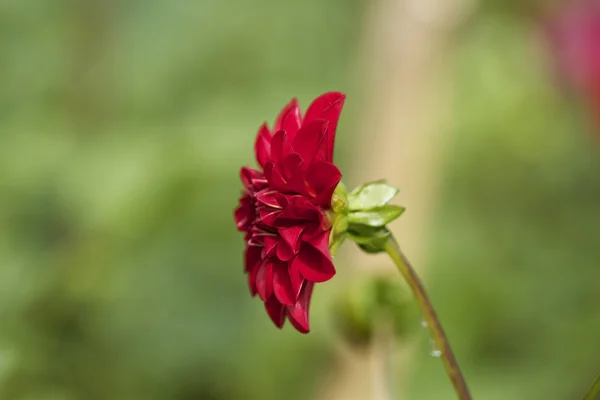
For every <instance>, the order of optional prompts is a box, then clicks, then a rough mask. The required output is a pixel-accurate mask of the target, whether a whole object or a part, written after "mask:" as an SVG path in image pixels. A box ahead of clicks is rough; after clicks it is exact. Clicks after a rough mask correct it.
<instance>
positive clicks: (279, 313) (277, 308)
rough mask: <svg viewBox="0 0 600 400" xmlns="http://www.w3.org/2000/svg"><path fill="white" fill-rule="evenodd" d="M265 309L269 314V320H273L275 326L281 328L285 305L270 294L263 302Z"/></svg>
mask: <svg viewBox="0 0 600 400" xmlns="http://www.w3.org/2000/svg"><path fill="white" fill-rule="evenodd" d="M265 309H266V310H267V314H269V317H270V318H271V321H273V323H274V324H275V326H277V327H278V328H279V329H281V328H282V327H283V324H284V323H285V314H286V308H285V306H284V305H283V304H281V303H280V302H279V301H277V299H276V298H275V296H271V297H270V298H269V300H268V301H267V302H266V303H265Z"/></svg>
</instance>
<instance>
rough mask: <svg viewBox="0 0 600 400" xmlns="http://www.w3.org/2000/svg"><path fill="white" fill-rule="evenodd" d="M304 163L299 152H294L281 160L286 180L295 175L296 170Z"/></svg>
mask: <svg viewBox="0 0 600 400" xmlns="http://www.w3.org/2000/svg"><path fill="white" fill-rule="evenodd" d="M301 164H302V158H301V157H300V155H299V154H297V153H292V154H290V155H288V156H287V157H286V158H285V160H283V161H282V162H281V172H282V175H283V179H285V180H286V181H287V180H289V179H290V178H291V177H292V176H294V175H295V173H296V171H298V169H299V168H300V165H301Z"/></svg>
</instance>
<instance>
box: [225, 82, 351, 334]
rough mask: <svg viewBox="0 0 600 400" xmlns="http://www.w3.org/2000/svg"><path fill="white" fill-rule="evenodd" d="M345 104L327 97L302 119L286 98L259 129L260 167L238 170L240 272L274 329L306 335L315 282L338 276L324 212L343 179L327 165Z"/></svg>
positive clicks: (339, 96) (331, 95)
mask: <svg viewBox="0 0 600 400" xmlns="http://www.w3.org/2000/svg"><path fill="white" fill-rule="evenodd" d="M343 102H344V95H343V94H341V93H334V92H332V93H326V94H324V95H323V96H320V97H319V98H317V99H316V100H315V101H314V102H313V103H312V104H311V105H310V107H309V109H308V110H307V113H306V116H305V118H304V120H303V119H302V115H301V112H300V108H299V107H298V102H297V101H296V100H295V99H294V100H292V101H291V102H290V103H289V104H288V105H287V106H286V107H284V109H283V110H282V111H281V113H280V114H279V116H278V117H277V119H276V120H275V124H274V126H273V130H272V131H270V130H269V128H268V126H267V125H266V124H263V125H262V126H261V127H260V129H259V131H258V134H257V137H256V142H255V155H256V160H257V163H258V165H259V166H260V168H259V169H253V168H249V167H244V168H242V169H241V171H240V179H241V181H242V184H243V186H244V189H243V191H242V196H241V198H240V200H239V205H238V207H237V208H236V209H235V212H234V218H235V223H236V226H237V228H238V229H239V230H240V231H242V232H244V240H245V241H246V251H245V255H244V270H245V272H246V274H247V275H248V286H249V288H250V293H251V294H252V295H253V296H255V295H257V294H258V296H259V297H260V299H261V300H262V301H263V302H264V303H265V309H266V311H267V314H268V315H269V317H270V318H271V320H272V321H273V323H274V324H275V325H276V326H277V327H279V328H281V327H282V326H283V325H284V323H285V320H286V319H289V320H290V322H291V324H292V325H293V326H294V327H295V328H296V329H297V330H298V331H300V332H303V333H307V332H308V331H309V306H310V300H311V296H312V292H313V287H314V284H315V283H317V282H325V281H327V280H329V279H331V278H332V277H333V276H334V275H335V272H336V271H335V267H334V266H333V262H332V259H331V254H330V252H329V231H330V229H331V223H330V222H329V219H328V217H327V211H328V209H329V208H330V204H331V198H332V196H333V192H334V190H335V188H336V187H337V185H338V184H339V182H340V179H341V173H340V171H339V169H338V168H337V167H336V166H335V165H333V164H332V163H331V159H332V155H333V143H334V139H335V129H336V127H337V122H338V119H339V114H340V112H341V108H342V105H343Z"/></svg>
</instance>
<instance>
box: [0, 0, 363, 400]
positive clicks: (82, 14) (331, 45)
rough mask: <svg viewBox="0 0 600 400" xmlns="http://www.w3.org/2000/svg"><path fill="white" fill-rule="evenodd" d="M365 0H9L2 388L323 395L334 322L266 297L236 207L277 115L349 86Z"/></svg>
mask: <svg viewBox="0 0 600 400" xmlns="http://www.w3.org/2000/svg"><path fill="white" fill-rule="evenodd" d="M362 7H363V2H362V1H359V0H353V1H347V0H344V1H341V0H335V1H331V2H327V3H326V4H322V3H321V2H319V1H316V0H309V1H307V2H297V3H282V2H278V1H273V0H259V1H254V2H247V1H242V0H230V1H220V0H203V1H200V2H196V3H194V2H188V1H172V2H163V1H129V2H118V1H114V0H113V1H70V0H64V1H63V0H60V1H53V2H39V1H35V0H23V1H21V0H19V1H7V2H1V4H0V87H1V88H2V89H0V137H1V140H0V192H1V193H2V195H1V196H0V232H1V233H0V235H1V236H0V263H1V265H2V268H1V269H0V315H2V325H1V326H0V399H2V400H20V399H23V400H25V399H35V400H46V399H47V400H50V399H52V400H72V399H86V400H88V399H89V400H92V399H115V400H118V399H126V400H135V399H144V400H147V399H181V400H192V399H194V400H199V399H201V400H224V399H248V400H250V399H264V400H268V399H273V400H279V399H280V398H281V393H282V392H285V393H286V394H287V397H288V398H289V399H301V398H305V396H306V395H307V394H308V393H310V392H311V391H312V390H313V389H312V385H306V384H298V381H307V382H310V381H315V379H316V377H318V376H319V375H320V374H321V372H322V371H324V369H326V368H327V366H328V360H329V358H330V351H329V350H328V348H329V346H327V345H326V344H325V343H324V342H323V340H322V337H323V332H321V333H320V332H319V331H318V330H317V331H316V332H314V333H313V334H312V335H310V336H308V337H304V336H300V335H298V334H296V333H295V332H292V330H285V331H284V332H279V331H278V330H277V329H275V328H274V327H273V326H272V325H271V324H270V322H269V321H268V317H267V316H266V314H265V313H264V310H263V307H262V304H261V303H260V302H258V301H251V300H250V296H249V292H248V289H247V287H246V283H245V278H244V275H243V273H242V238H241V236H240V235H239V234H238V232H236V231H235V227H234V224H233V216H232V211H233V208H234V207H235V205H236V203H237V198H238V196H239V191H240V188H241V186H240V183H239V181H238V171H239V167H240V166H242V165H243V164H246V163H250V162H252V156H253V150H252V144H253V141H254V136H255V132H256V131H255V129H258V126H259V125H260V124H261V123H262V121H263V119H268V120H269V121H271V122H272V120H273V119H274V118H275V116H276V114H277V112H278V110H279V109H280V107H281V106H283V105H284V104H285V103H286V102H287V101H289V100H290V98H291V97H292V96H298V97H299V99H300V101H301V104H304V106H305V107H306V105H307V103H308V101H309V100H310V99H311V98H312V97H315V96H316V95H318V94H320V93H322V92H324V91H326V90H330V89H338V90H340V89H341V90H345V91H347V90H348V81H349V78H350V77H351V76H352V74H353V68H354V67H353V66H354V65H355V61H356V60H355V54H356V44H357V43H358V37H359V35H360V26H361V24H362ZM315 297H316V298H317V299H318V297H319V295H318V294H317V295H316V296H315ZM316 318H318V313H317V315H316ZM282 354H285V357H282ZM307 364H311V365H314V366H316V365H318V366H319V367H311V368H306V365H307ZM290 388H293V390H290Z"/></svg>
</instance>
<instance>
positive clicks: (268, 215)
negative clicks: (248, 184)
mask: <svg viewBox="0 0 600 400" xmlns="http://www.w3.org/2000/svg"><path fill="white" fill-rule="evenodd" d="M256 211H258V218H259V219H260V222H261V223H262V224H264V225H267V226H271V227H274V226H275V224H276V222H277V216H278V215H279V214H281V210H278V209H276V208H271V207H258V208H257V209H256Z"/></svg>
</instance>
